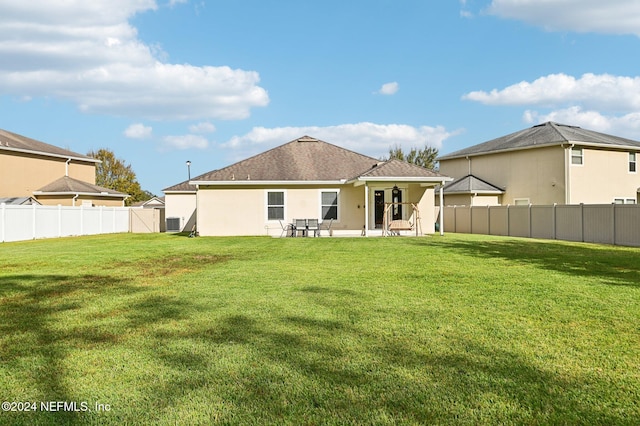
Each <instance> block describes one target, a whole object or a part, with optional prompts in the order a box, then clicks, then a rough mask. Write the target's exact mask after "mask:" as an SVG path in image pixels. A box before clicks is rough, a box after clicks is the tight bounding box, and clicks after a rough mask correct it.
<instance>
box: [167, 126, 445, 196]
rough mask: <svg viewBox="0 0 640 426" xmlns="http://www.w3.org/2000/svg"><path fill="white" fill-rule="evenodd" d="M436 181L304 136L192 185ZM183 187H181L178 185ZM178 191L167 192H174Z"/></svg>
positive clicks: (415, 168)
mask: <svg viewBox="0 0 640 426" xmlns="http://www.w3.org/2000/svg"><path fill="white" fill-rule="evenodd" d="M364 176H366V177H369V178H370V179H365V180H373V177H377V178H383V177H398V178H402V177H404V178H409V177H412V178H417V177H420V178H434V177H440V175H439V174H437V173H436V172H433V171H430V170H427V169H425V168H422V167H418V166H414V165H410V164H408V163H404V162H401V161H398V160H391V161H387V162H381V161H380V160H377V159H375V158H373V157H369V156H366V155H362V154H358V153H357V152H354V151H350V150H348V149H344V148H341V147H339V146H336V145H333V144H330V143H327V142H324V141H321V140H319V139H315V138H312V137H309V136H303V137H301V138H298V139H295V140H293V141H291V142H288V143H285V144H284V145H280V146H278V147H276V148H273V149H270V150H268V151H265V152H263V153H261V154H258V155H255V156H253V157H250V158H248V159H246V160H243V161H240V162H238V163H235V164H232V165H230V166H228V167H225V168H222V169H219V170H214V171H211V172H209V173H205V174H203V175H201V176H198V177H196V178H194V179H192V180H191V182H192V183H208V182H227V183H228V182H232V181H235V183H246V182H255V183H260V182H262V183H265V182H285V183H286V182H346V181H348V180H352V179H357V178H359V177H364ZM177 186H184V182H183V183H182V184H179V185H176V187H177ZM176 187H170V188H167V189H165V192H166V191H168V190H175V188H176Z"/></svg>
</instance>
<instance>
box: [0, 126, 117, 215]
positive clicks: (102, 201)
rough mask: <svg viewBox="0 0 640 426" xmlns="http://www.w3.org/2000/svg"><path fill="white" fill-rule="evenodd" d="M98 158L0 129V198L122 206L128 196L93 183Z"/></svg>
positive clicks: (50, 203)
mask: <svg viewBox="0 0 640 426" xmlns="http://www.w3.org/2000/svg"><path fill="white" fill-rule="evenodd" d="M99 162H100V161H99V160H96V159H95V158H91V157H87V156H86V155H82V154H78V153H75V152H72V151H68V150H66V149H62V148H58V147H56V146H53V145H49V144H47V143H44V142H40V141H37V140H35V139H31V138H28V137H25V136H21V135H18V134H15V133H11V132H8V131H5V130H0V199H2V198H19V197H33V198H35V199H36V200H37V201H38V202H39V203H40V204H43V205H58V204H60V205H64V206H80V205H85V206H112V207H113V206H115V207H118V206H124V200H125V199H126V198H127V197H128V195H127V194H123V193H120V192H117V191H114V190H111V189H107V188H103V187H100V186H97V185H95V182H96V164H97V163H99Z"/></svg>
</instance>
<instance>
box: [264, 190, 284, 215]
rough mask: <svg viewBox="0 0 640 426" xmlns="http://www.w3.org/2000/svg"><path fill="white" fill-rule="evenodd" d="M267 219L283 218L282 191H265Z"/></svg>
mask: <svg viewBox="0 0 640 426" xmlns="http://www.w3.org/2000/svg"><path fill="white" fill-rule="evenodd" d="M267 220H284V191H273V192H267Z"/></svg>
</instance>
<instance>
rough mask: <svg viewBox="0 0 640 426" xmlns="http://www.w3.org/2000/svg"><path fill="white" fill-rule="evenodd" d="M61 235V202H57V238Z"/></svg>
mask: <svg viewBox="0 0 640 426" xmlns="http://www.w3.org/2000/svg"><path fill="white" fill-rule="evenodd" d="M60 237H62V204H58V238H60Z"/></svg>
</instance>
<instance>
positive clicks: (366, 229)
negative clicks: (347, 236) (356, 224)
mask: <svg viewBox="0 0 640 426" xmlns="http://www.w3.org/2000/svg"><path fill="white" fill-rule="evenodd" d="M364 236H365V237H368V236H369V184H368V183H367V182H365V183H364Z"/></svg>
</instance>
